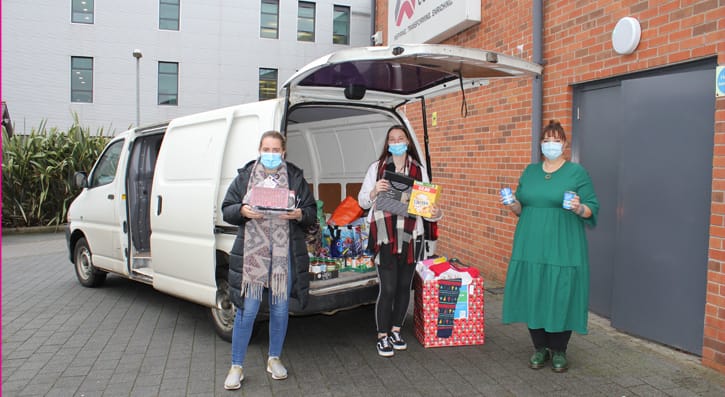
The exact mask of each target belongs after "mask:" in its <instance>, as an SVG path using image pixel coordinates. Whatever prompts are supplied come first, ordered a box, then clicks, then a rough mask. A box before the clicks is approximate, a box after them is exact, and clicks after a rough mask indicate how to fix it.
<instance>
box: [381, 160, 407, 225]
mask: <svg viewBox="0 0 725 397" xmlns="http://www.w3.org/2000/svg"><path fill="white" fill-rule="evenodd" d="M383 179H386V180H387V181H388V182H390V189H388V190H386V191H384V192H380V193H379V194H378V197H377V198H376V199H375V209H376V210H378V211H386V212H390V213H391V214H395V215H401V216H409V215H408V204H409V203H410V193H411V192H412V190H413V183H414V182H415V180H414V179H413V178H410V177H407V176H405V175H402V174H398V173H395V172H390V171H387V170H386V171H385V173H384V174H383Z"/></svg>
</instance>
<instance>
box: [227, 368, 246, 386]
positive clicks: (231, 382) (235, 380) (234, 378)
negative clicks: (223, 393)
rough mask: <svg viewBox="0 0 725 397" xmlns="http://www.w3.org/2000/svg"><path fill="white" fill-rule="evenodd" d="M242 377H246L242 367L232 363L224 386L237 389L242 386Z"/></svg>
mask: <svg viewBox="0 0 725 397" xmlns="http://www.w3.org/2000/svg"><path fill="white" fill-rule="evenodd" d="M242 379H244V372H243V371H242V367H240V366H238V365H232V368H230V369H229V374H227V378H226V379H225V380H224V388H225V389H227V390H237V389H239V388H240V387H242Z"/></svg>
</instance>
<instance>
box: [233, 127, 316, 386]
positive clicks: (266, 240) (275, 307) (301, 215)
mask: <svg viewBox="0 0 725 397" xmlns="http://www.w3.org/2000/svg"><path fill="white" fill-rule="evenodd" d="M285 151H286V146H285V139H284V136H282V134H280V133H279V132H277V131H268V132H265V133H264V134H262V138H261V141H260V144H259V153H260V157H259V158H258V159H257V160H254V161H251V162H249V163H248V164H247V165H245V166H244V168H242V169H240V170H239V175H237V177H236V178H235V179H234V181H232V183H231V185H230V186H229V189H228V190H227V194H226V196H225V197H224V202H223V203H222V212H223V214H224V220H225V221H226V222H228V223H231V224H233V225H239V231H238V233H237V237H236V239H235V240H234V246H233V247H232V251H231V257H230V261H229V279H228V280H229V292H230V295H231V299H232V302H233V303H234V305H235V306H236V307H237V308H238V310H237V315H236V316H235V319H234V329H233V332H232V367H231V369H230V370H229V374H228V375H227V378H226V379H225V381H224V388H225V389H227V390H233V389H238V388H240V387H241V381H242V379H244V375H243V371H242V365H243V363H244V357H245V355H246V351H247V347H248V345H249V339H250V338H251V335H252V327H253V325H254V321H255V318H256V316H257V312H258V311H259V306H260V303H261V301H262V294H263V292H264V291H265V290H267V291H268V292H269V302H270V303H269V306H270V321H269V357H268V359H267V372H269V373H271V374H272V378H273V379H286V378H287V370H286V369H285V367H284V366H283V365H282V362H281V361H280V359H279V356H280V355H281V353H282V345H283V344H284V339H285V335H286V333H287V320H288V318H289V314H288V311H289V298H290V296H291V297H293V298H295V299H297V300H298V301H299V302H300V304H301V306H302V307H304V305H305V304H306V302H307V292H308V289H309V285H310V282H309V276H308V268H309V257H308V255H307V245H306V243H305V229H306V228H307V227H308V226H310V225H312V224H313V223H314V222H315V220H316V219H317V205H316V203H315V199H314V197H313V196H312V193H311V192H310V189H309V187H308V185H307V181H305V178H304V175H303V172H302V170H301V169H300V168H298V167H297V166H295V165H294V164H292V163H288V162H286V161H285V160H284V155H285ZM257 186H259V187H275V188H285V189H289V190H291V191H294V192H295V196H296V205H295V208H294V209H292V210H289V211H271V212H270V211H261V210H259V209H257V208H254V207H253V206H252V205H250V201H249V194H248V192H249V191H250V190H251V189H252V188H254V187H257Z"/></svg>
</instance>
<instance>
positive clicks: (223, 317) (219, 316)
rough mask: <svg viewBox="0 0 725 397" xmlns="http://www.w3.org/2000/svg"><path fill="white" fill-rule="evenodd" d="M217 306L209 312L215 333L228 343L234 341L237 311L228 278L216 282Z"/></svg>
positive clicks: (218, 279)
mask: <svg viewBox="0 0 725 397" xmlns="http://www.w3.org/2000/svg"><path fill="white" fill-rule="evenodd" d="M216 285H217V291H216V306H217V307H212V308H211V309H210V310H209V315H210V316H211V322H212V324H214V331H216V333H217V335H219V337H221V338H222V339H224V340H225V341H227V342H231V341H232V329H233V328H234V314H235V313H236V309H235V307H234V305H233V304H232V300H231V299H230V298H229V283H228V282H227V279H226V278H221V277H220V278H217V280H216Z"/></svg>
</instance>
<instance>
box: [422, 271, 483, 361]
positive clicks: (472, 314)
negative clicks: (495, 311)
mask: <svg viewBox="0 0 725 397" xmlns="http://www.w3.org/2000/svg"><path fill="white" fill-rule="evenodd" d="M414 288H415V306H414V325H415V337H416V338H417V339H418V341H419V342H420V343H421V344H422V345H423V347H441V346H466V345H482V344H483V343H484V307H483V292H484V290H483V278H481V277H476V278H474V279H473V281H472V282H471V283H470V284H469V285H461V280H460V279H452V280H435V279H434V280H427V281H423V280H422V279H421V278H420V276H419V275H418V274H417V273H416V275H415V279H414Z"/></svg>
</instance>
